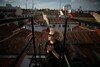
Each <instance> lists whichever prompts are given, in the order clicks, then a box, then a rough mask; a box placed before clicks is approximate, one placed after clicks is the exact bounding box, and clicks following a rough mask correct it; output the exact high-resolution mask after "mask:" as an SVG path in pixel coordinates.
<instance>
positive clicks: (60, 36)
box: [49, 28, 63, 41]
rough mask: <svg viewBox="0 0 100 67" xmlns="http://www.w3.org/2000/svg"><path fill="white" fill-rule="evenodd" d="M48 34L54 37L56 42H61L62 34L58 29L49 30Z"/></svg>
mask: <svg viewBox="0 0 100 67" xmlns="http://www.w3.org/2000/svg"><path fill="white" fill-rule="evenodd" d="M49 34H53V35H54V36H55V38H56V40H58V41H62V40H63V34H62V32H61V31H60V30H58V29H55V28H50V32H49Z"/></svg>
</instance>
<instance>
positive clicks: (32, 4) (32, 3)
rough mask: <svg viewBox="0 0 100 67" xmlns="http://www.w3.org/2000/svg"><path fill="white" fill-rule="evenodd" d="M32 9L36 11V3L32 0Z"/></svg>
mask: <svg viewBox="0 0 100 67" xmlns="http://www.w3.org/2000/svg"><path fill="white" fill-rule="evenodd" d="M32 9H34V1H33V0H32Z"/></svg>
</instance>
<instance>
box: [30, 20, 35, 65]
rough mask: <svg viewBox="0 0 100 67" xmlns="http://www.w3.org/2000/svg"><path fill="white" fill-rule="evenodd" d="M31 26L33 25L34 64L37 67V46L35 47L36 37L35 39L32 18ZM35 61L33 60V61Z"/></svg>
mask: <svg viewBox="0 0 100 67" xmlns="http://www.w3.org/2000/svg"><path fill="white" fill-rule="evenodd" d="M31 25H32V38H33V49H34V55H33V56H34V63H35V66H36V46H35V37H34V20H33V18H31ZM32 60H33V59H32Z"/></svg>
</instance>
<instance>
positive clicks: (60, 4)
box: [59, 0, 61, 10]
mask: <svg viewBox="0 0 100 67" xmlns="http://www.w3.org/2000/svg"><path fill="white" fill-rule="evenodd" d="M59 7H60V10H61V0H60V5H59Z"/></svg>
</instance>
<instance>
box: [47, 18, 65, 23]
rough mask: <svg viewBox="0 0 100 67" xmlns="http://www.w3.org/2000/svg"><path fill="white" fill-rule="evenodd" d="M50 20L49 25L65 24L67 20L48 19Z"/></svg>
mask: <svg viewBox="0 0 100 67" xmlns="http://www.w3.org/2000/svg"><path fill="white" fill-rule="evenodd" d="M48 20H49V23H50V24H52V23H53V24H62V23H64V22H65V20H64V19H62V18H59V17H58V18H48Z"/></svg>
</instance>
